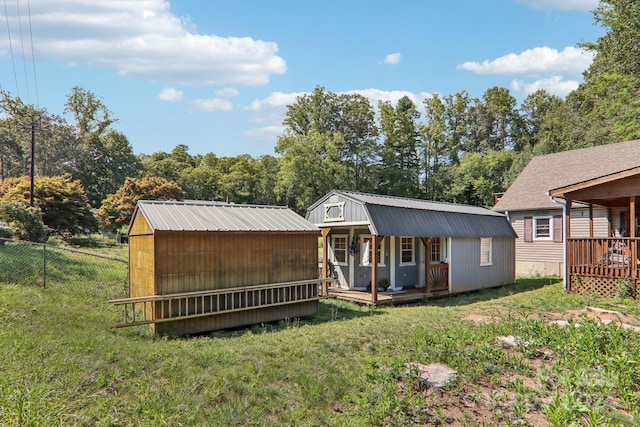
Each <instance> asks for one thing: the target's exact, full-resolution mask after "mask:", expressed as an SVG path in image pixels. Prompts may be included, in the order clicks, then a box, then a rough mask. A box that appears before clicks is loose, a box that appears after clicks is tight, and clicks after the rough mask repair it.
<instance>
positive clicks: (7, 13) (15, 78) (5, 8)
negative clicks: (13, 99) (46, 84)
mask: <svg viewBox="0 0 640 427" xmlns="http://www.w3.org/2000/svg"><path fill="white" fill-rule="evenodd" d="M4 17H5V19H6V21H7V34H8V35H9V52H10V53H11V65H12V66H13V79H14V80H15V82H16V94H17V96H18V97H20V88H19V87H18V75H17V74H16V62H15V60H14V58H13V43H12V42H11V27H10V26H9V12H7V0H4Z"/></svg>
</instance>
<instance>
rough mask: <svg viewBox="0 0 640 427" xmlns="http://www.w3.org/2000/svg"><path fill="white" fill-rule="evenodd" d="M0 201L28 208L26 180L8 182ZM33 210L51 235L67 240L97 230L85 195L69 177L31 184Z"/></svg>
mask: <svg viewBox="0 0 640 427" xmlns="http://www.w3.org/2000/svg"><path fill="white" fill-rule="evenodd" d="M11 184H13V185H12V186H11V187H10V188H8V189H6V191H3V195H2V198H1V200H2V201H5V202H13V203H19V204H22V205H24V206H29V199H30V187H31V184H30V180H29V177H27V176H24V177H22V178H19V179H15V180H13V181H12V182H11ZM34 201H35V206H36V207H38V208H39V209H40V211H41V212H42V221H43V222H44V224H45V225H46V226H47V227H48V228H49V229H51V230H52V232H54V233H56V234H59V235H61V236H62V237H65V238H66V237H71V236H74V235H76V234H82V233H85V232H88V231H94V230H96V229H97V223H96V221H95V218H94V216H93V213H92V211H91V206H90V205H89V200H88V198H87V194H86V192H85V191H84V188H83V187H82V184H81V183H80V181H79V180H75V181H74V180H73V179H72V177H71V175H69V174H66V175H62V176H53V177H43V178H38V179H36V180H35V182H34Z"/></svg>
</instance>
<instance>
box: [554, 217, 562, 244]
mask: <svg viewBox="0 0 640 427" xmlns="http://www.w3.org/2000/svg"><path fill="white" fill-rule="evenodd" d="M553 241H554V242H562V215H554V216H553Z"/></svg>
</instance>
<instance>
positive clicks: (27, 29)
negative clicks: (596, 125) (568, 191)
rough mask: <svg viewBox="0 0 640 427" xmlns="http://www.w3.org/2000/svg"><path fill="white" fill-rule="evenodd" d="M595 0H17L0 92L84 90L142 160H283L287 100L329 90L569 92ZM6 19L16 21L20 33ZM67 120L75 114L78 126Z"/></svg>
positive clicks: (380, 96) (389, 94) (582, 58)
mask: <svg viewBox="0 0 640 427" xmlns="http://www.w3.org/2000/svg"><path fill="white" fill-rule="evenodd" d="M596 6H597V1H594V0H484V1H479V0H451V1H447V2H443V1H434V0H431V1H428V0H412V1H405V0H396V1H385V2H382V1H381V2H372V1H364V0H351V1H350V0H339V1H338V0H325V1H322V2H308V1H300V0H296V1H292V0H276V1H263V0H215V1H210V0H171V1H163V0H135V1H131V0H55V1H52V0H16V1H5V2H4V4H3V7H2V8H0V14H2V18H3V19H2V20H1V21H2V22H1V24H0V25H2V27H3V28H2V32H1V34H2V36H0V84H1V86H2V89H3V90H6V91H9V92H11V94H12V95H13V96H20V97H21V98H22V99H23V101H25V102H26V103H29V104H34V105H37V106H39V107H42V108H46V109H47V110H48V112H49V113H52V114H62V111H63V109H64V102H65V100H66V96H67V95H68V94H69V93H70V90H71V88H72V87H73V86H75V85H77V86H82V87H83V88H85V89H87V90H90V91H92V92H94V93H95V94H96V95H98V96H99V97H101V98H102V100H103V101H104V103H105V104H106V105H107V106H108V107H109V108H110V109H111V111H112V112H113V115H114V116H115V117H116V118H118V119H119V121H118V122H117V123H116V124H115V125H114V127H115V128H116V129H118V130H120V131H121V132H123V133H124V134H125V135H126V136H127V137H128V139H129V141H130V143H131V145H132V147H133V149H134V152H135V153H137V154H140V153H145V154H151V153H153V152H156V151H170V150H171V149H173V147H175V146H176V145H177V144H185V145H187V146H189V148H190V153H191V154H197V153H200V154H205V153H210V152H212V153H215V154H216V155H218V156H235V155H238V154H244V153H248V154H250V155H252V156H259V155H262V154H275V152H274V147H275V144H276V141H277V137H278V135H280V134H281V132H282V119H283V118H284V114H285V112H286V106H287V105H289V104H291V103H293V102H295V99H296V96H299V95H302V94H304V93H308V92H311V91H313V89H314V87H316V86H323V87H325V88H326V89H327V90H330V91H333V92H338V93H342V92H358V93H361V94H363V95H365V96H366V97H368V98H369V99H370V100H371V102H372V103H373V105H377V103H378V101H379V100H390V101H392V102H395V101H397V100H398V99H399V98H400V97H402V96H404V95H408V96H409V97H411V98H412V99H413V100H414V102H416V103H417V104H419V105H421V103H422V100H423V99H425V97H429V96H431V95H432V94H434V93H439V94H442V95H449V94H453V93H456V92H458V91H462V90H466V91H467V92H469V93H470V94H471V95H472V96H475V97H481V96H482V94H483V93H484V91H485V90H486V89H487V88H489V87H492V86H504V87H507V88H509V89H510V90H511V92H512V94H513V95H514V96H515V97H516V98H517V99H518V101H519V102H520V101H522V100H523V99H524V98H525V97H526V95H527V94H529V93H531V92H533V91H535V90H536V89H538V88H544V89H546V90H548V91H549V92H551V93H554V94H557V95H560V96H565V95H566V94H567V93H568V92H570V91H571V90H572V89H574V88H575V87H577V85H578V84H579V82H581V81H582V74H581V73H582V71H584V70H585V69H586V68H587V67H588V66H589V64H590V63H591V60H592V54H591V53H588V52H585V51H583V50H582V49H580V48H579V47H578V46H577V45H578V43H581V42H588V41H596V40H597V38H598V37H599V36H600V35H602V34H603V30H602V28H600V27H598V26H596V25H595V24H594V20H593V15H592V13H591V11H592V10H593V9H594V8H595V7H596ZM7 24H8V25H7ZM68 119H71V118H70V117H69V118H68Z"/></svg>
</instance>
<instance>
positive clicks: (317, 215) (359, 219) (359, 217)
mask: <svg viewBox="0 0 640 427" xmlns="http://www.w3.org/2000/svg"><path fill="white" fill-rule="evenodd" d="M333 203H344V207H343V212H344V219H343V220H342V221H330V222H326V224H335V225H336V226H339V225H340V223H342V222H344V223H354V222H355V223H363V222H369V218H367V214H366V213H365V211H364V208H363V206H362V204H361V203H358V202H354V201H353V200H351V199H347V198H346V197H342V196H339V195H336V194H333V195H331V196H330V197H328V198H327V199H326V200H325V201H323V202H322V203H320V204H319V205H318V206H316V207H315V209H312V210H310V211H309V212H308V214H307V221H309V222H310V223H311V224H315V225H319V224H325V222H324V219H325V217H324V212H325V205H327V204H333Z"/></svg>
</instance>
